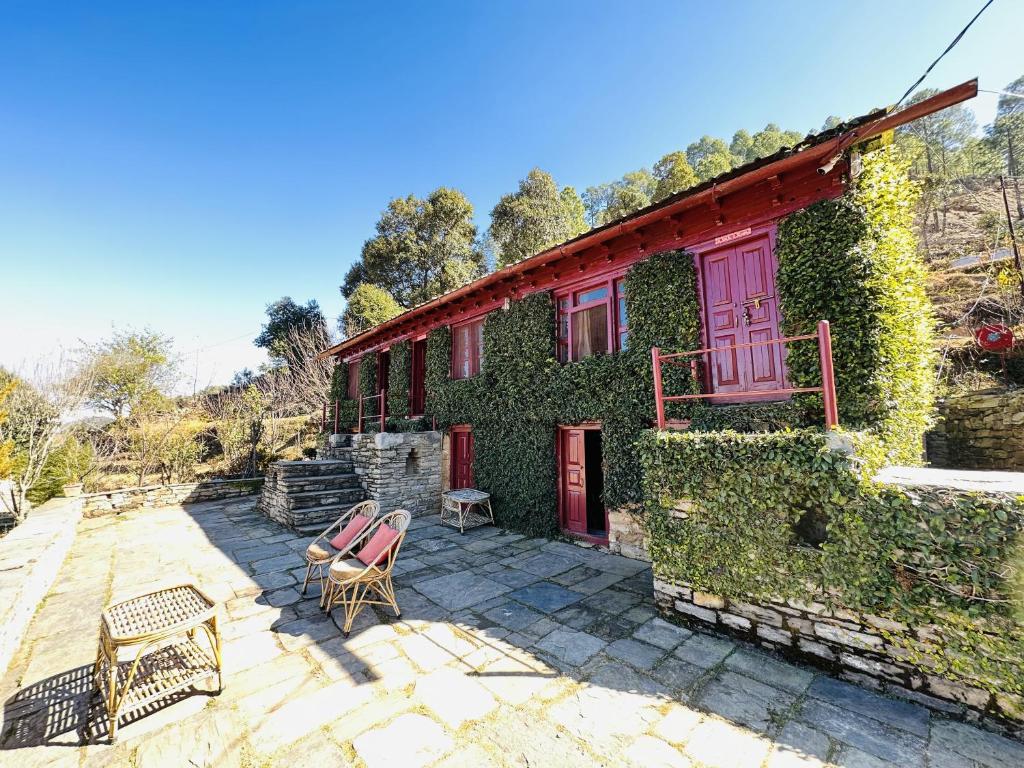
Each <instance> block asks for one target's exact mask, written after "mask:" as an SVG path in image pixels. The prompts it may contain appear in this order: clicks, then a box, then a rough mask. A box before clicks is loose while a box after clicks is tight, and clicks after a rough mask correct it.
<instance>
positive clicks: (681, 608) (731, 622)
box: [654, 578, 1024, 738]
mask: <svg viewBox="0 0 1024 768" xmlns="http://www.w3.org/2000/svg"><path fill="white" fill-rule="evenodd" d="M654 599H655V602H656V603H657V605H658V608H659V609H660V610H661V611H662V612H663V613H666V614H674V615H675V616H677V617H680V618H682V619H683V620H684V621H685V622H686V623H690V624H693V623H697V624H702V625H705V626H710V627H714V628H716V629H717V630H719V631H723V632H726V633H728V634H731V635H734V636H736V637H739V638H741V639H743V640H746V641H748V642H752V643H755V644H757V645H760V646H763V647H766V648H770V649H772V650H774V651H776V652H778V653H780V654H782V655H784V656H788V657H790V658H798V659H799V660H801V661H805V662H810V663H812V664H814V665H815V666H818V667H822V668H824V669H825V670H827V671H829V672H830V673H832V674H835V675H837V676H838V677H842V678H844V679H847V680H850V681H851V682H855V683H857V684H859V685H864V686H866V687H869V688H874V689H876V690H884V691H885V692H886V693H891V694H894V695H898V696H902V697H904V698H908V699H911V700H913V701H917V702H919V703H921V704H923V705H924V706H927V707H930V708H931V709H935V710H938V711H941V712H944V713H946V714H951V715H954V716H958V717H961V718H964V719H968V720H972V721H977V720H979V719H981V718H983V717H988V716H991V715H995V716H996V717H998V718H1000V719H1003V720H1005V721H1009V722H1013V723H1017V724H1018V725H1017V726H1016V727H1015V728H1013V727H1012V728H1011V730H1013V732H1014V735H1015V736H1016V737H1017V738H1021V737H1022V736H1024V699H1022V698H1021V697H1019V696H1011V695H1009V694H995V695H993V694H991V693H989V692H988V691H985V690H982V689H980V688H974V687H971V686H968V685H964V684H961V683H957V682H953V681H951V680H947V679H946V678H943V677H937V676H935V675H932V674H929V672H928V671H927V670H926V669H922V668H921V667H919V666H915V665H914V664H913V663H912V662H911V661H909V660H908V658H907V657H908V655H909V654H908V653H907V651H906V650H905V649H903V648H902V647H899V646H897V645H893V644H892V643H891V642H890V640H889V639H887V637H886V634H890V635H894V636H907V635H909V636H911V637H913V636H914V635H915V634H916V635H917V636H919V637H935V636H941V632H942V630H941V629H940V628H939V627H935V626H923V627H916V628H911V627H907V626H906V625H904V624H900V623H898V622H895V621H891V620H889V619H885V618H882V617H880V616H871V615H867V614H856V613H853V612H851V611H845V610H834V611H830V610H829V609H828V608H826V606H825V605H824V604H823V603H818V602H812V603H802V602H799V601H796V600H790V601H788V602H785V603H782V602H773V601H759V602H758V603H756V604H754V603H746V602H742V601H739V600H730V599H727V598H724V597H721V596H719V595H712V594H707V593H704V592H698V591H695V590H693V589H692V588H691V587H689V586H688V585H686V584H673V583H670V582H667V581H662V580H660V579H657V578H655V580H654Z"/></svg>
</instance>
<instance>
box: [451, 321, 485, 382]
mask: <svg viewBox="0 0 1024 768" xmlns="http://www.w3.org/2000/svg"><path fill="white" fill-rule="evenodd" d="M484 320H485V318H483V317H479V318H476V319H475V320H470V321H468V322H465V323H460V324H459V325H453V326H452V376H451V377H452V378H453V379H471V378H473V377H474V376H477V375H479V374H480V370H481V367H482V365H483V357H484Z"/></svg>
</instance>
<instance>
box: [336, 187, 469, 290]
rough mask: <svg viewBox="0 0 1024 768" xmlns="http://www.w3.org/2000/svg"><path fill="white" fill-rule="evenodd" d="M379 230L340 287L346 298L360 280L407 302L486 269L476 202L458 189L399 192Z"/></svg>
mask: <svg viewBox="0 0 1024 768" xmlns="http://www.w3.org/2000/svg"><path fill="white" fill-rule="evenodd" d="M376 230H377V234H376V235H375V236H374V237H372V238H370V239H369V240H367V241H366V242H365V243H364V244H363V249H362V252H361V254H360V257H359V260H358V261H357V262H356V263H355V264H353V265H352V267H351V268H350V269H349V271H348V273H347V274H346V275H345V280H344V282H343V283H342V285H341V293H342V295H343V296H344V297H345V298H346V299H347V298H349V297H350V296H351V295H352V294H353V292H354V291H355V290H356V288H357V287H358V286H359V285H360V284H361V283H372V284H373V285H376V286H378V287H380V288H382V289H384V290H385V291H387V292H388V293H390V294H391V295H392V296H393V297H394V298H395V300H396V301H397V302H398V303H399V304H400V305H401V306H402V307H405V308H408V307H412V306H415V305H416V304H420V303H422V302H424V301H428V300H430V299H432V298H434V297H436V296H439V295H441V294H442V293H446V292H448V291H450V290H453V289H455V288H458V287H459V286H462V285H465V284H466V283H468V282H470V281H472V280H474V279H475V278H477V277H479V276H480V275H481V274H482V273H483V267H484V255H483V251H482V250H481V249H480V247H479V246H478V244H477V242H476V235H477V232H476V227H475V226H474V224H473V205H472V204H471V203H470V202H469V200H467V199H466V196H465V195H463V194H462V192H460V191H459V190H457V189H451V188H449V187H439V188H438V189H435V190H434V191H433V192H431V193H430V194H429V195H428V196H427V197H426V198H425V199H420V198H418V197H416V196H415V195H408V196H407V197H399V198H395V199H394V200H392V201H391V202H389V203H388V206H387V208H385V209H384V211H383V213H382V214H381V217H380V219H379V220H378V221H377V225H376Z"/></svg>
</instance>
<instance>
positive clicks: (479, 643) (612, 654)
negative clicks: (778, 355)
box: [0, 499, 1024, 768]
mask: <svg viewBox="0 0 1024 768" xmlns="http://www.w3.org/2000/svg"><path fill="white" fill-rule="evenodd" d="M254 503H255V500H254V499H248V500H236V501H232V502H219V503H207V504H200V505H190V506H186V507H169V508H165V509H160V510H144V511H142V510H140V511H138V512H133V513H129V514H127V515H124V516H123V517H120V518H101V519H96V520H86V521H83V523H82V524H81V526H80V529H79V535H78V538H77V539H76V541H75V544H74V546H73V548H72V552H71V555H70V556H69V558H68V561H67V562H66V563H65V564H64V566H63V567H62V569H61V572H60V574H59V576H58V579H57V582H56V583H55V587H54V589H53V590H52V591H51V594H50V595H49V596H48V598H47V600H46V602H45V603H44V605H42V606H41V607H40V610H39V613H38V614H37V616H36V617H35V619H34V620H33V624H32V627H30V630H29V635H28V637H29V638H31V641H30V642H26V643H25V645H24V646H23V648H22V650H21V651H20V652H19V654H18V657H17V658H16V659H15V663H14V664H13V665H12V668H11V670H9V671H8V674H7V677H6V678H5V679H4V681H3V688H2V693H3V698H4V699H5V705H4V724H3V727H2V731H0V734H2V741H0V749H2V750H6V751H14V752H15V754H16V758H15V759H16V760H17V761H18V762H17V763H16V764H17V765H19V766H21V765H24V766H33V765H48V764H50V763H54V762H56V761H58V760H59V761H66V762H67V764H68V765H75V766H78V765H80V764H82V765H86V764H87V765H89V766H90V768H91V767H92V766H99V765H133V766H135V767H136V768H146V767H147V766H162V765H168V766H171V765H174V766H177V765H188V764H195V765H217V766H232V765H243V764H253V763H256V764H266V765H270V766H278V765H280V766H293V765H294V764H295V763H296V762H300V761H301V762H311V761H312V762H320V763H327V764H332V765H335V764H337V765H348V764H353V761H354V760H356V759H357V758H358V759H359V760H361V761H362V762H363V763H364V764H365V765H367V766H369V767H370V768H374V767H375V766H385V765H403V766H405V765H410V766H411V765H428V764H435V763H436V764H437V765H444V766H449V767H450V766H455V765H472V766H474V768H486V766H502V765H513V766H525V765H529V766H577V765H578V766H593V765H607V766H612V765H642V766H655V765H665V766H685V765H690V764H691V761H695V762H699V763H701V764H703V765H705V766H723V767H724V766H728V767H729V768H733V767H734V766H745V765H750V766H760V765H762V764H767V765H771V766H783V765H811V766H813V765H823V764H834V765H840V766H842V765H847V766H854V765H867V766H885V765H903V766H914V765H920V766H924V765H928V764H930V765H932V766H945V765H949V766H952V765H964V766H992V767H993V768H1003V767H1004V766H1005V765H1020V764H1024V747H1022V746H1021V745H1018V744H1016V743H1014V742H1010V741H1007V740H1005V739H1001V738H1000V737H998V736H995V735H993V734H989V733H985V732H983V731H980V730H977V729H974V728H971V727H970V726H967V725H963V724H959V723H955V722H951V721H946V720H943V719H940V718H937V717H934V716H932V715H931V714H930V713H929V711H928V710H926V709H924V708H923V707H920V706H918V705H917V704H914V703H912V702H907V701H900V700H894V699H888V698H884V697H882V696H878V695H876V694H874V693H871V692H869V691H866V690H864V689H861V688H857V687H855V686H852V685H848V684H846V683H842V682H840V681H837V680H834V679H832V678H829V677H826V676H823V675H820V674H818V673H816V672H814V671H812V670H810V669H806V668H803V667H798V666H794V665H792V664H788V663H786V662H783V661H781V660H779V659H776V658H773V657H771V656H769V655H767V654H764V653H762V652H759V651H757V650H754V649H752V648H748V647H744V646H742V645H737V644H736V643H734V642H733V641H731V640H728V639H724V638H720V637H717V636H712V635H709V634H704V633H700V632H692V631H690V630H689V629H686V628H684V627H679V626H676V625H674V624H671V623H669V622H666V621H664V620H662V619H661V618H659V617H658V616H657V614H656V611H655V607H654V603H653V598H652V584H651V572H650V569H649V567H648V566H647V565H646V564H645V563H640V562H637V561H634V560H629V559H627V558H622V557H617V556H614V555H611V554H608V553H606V552H602V551H598V550H594V549H588V548H582V547H579V546H575V545H573V544H569V543H565V542H555V541H547V540H544V539H529V538H525V537H523V536H520V535H518V534H514V533H509V532H507V531H504V530H501V529H498V528H494V527H491V526H486V527H481V528H475V529H472V530H470V531H467V532H466V534H465V535H460V534H459V533H458V531H456V530H453V529H451V528H447V527H442V526H440V525H439V524H438V523H437V517H436V515H435V516H426V517H418V518H416V519H414V521H413V524H412V526H411V527H410V532H409V535H408V538H407V541H406V544H405V546H404V547H403V549H402V552H401V554H400V556H399V560H398V563H397V565H396V569H395V573H396V577H395V584H396V590H397V595H398V602H399V605H400V606H401V608H402V616H401V618H397V617H395V616H394V615H393V614H392V613H391V612H390V611H389V610H388V609H377V608H371V609H368V610H366V611H364V612H363V613H362V614H361V615H360V616H359V617H358V619H357V620H356V623H355V625H354V627H353V631H352V634H351V636H350V637H349V638H347V639H346V638H343V637H342V636H341V632H340V630H339V629H338V626H337V624H336V623H335V621H334V620H333V618H332V617H328V616H326V615H325V614H324V613H323V612H322V611H321V610H320V609H319V605H318V597H319V586H318V585H317V584H316V583H314V584H313V585H311V589H310V590H309V591H308V593H307V594H306V595H305V596H303V595H302V594H301V593H300V590H301V584H302V578H303V575H304V572H305V567H304V564H303V563H304V561H303V558H302V552H303V550H304V549H305V546H306V544H307V543H308V538H307V537H300V536H297V535H295V534H294V533H293V532H291V531H288V530H287V529H285V528H283V527H281V526H278V525H277V524H275V523H272V522H269V521H268V520H266V519H265V518H263V517H262V516H261V515H259V513H257V512H256V510H255V509H254ZM182 580H192V581H195V582H196V583H198V584H199V585H200V586H201V587H202V588H203V589H204V591H206V592H207V593H208V594H210V595H211V596H212V597H214V598H215V599H217V600H220V601H223V603H224V612H225V618H226V621H225V622H224V623H223V635H224V657H225V678H224V680H225V688H224V692H223V693H222V694H221V695H220V696H218V697H210V696H208V695H205V694H203V693H202V692H196V693H194V694H191V695H182V696H179V697H177V698H175V699H173V700H168V701H166V702H161V704H160V705H159V706H156V707H153V708H152V710H147V711H145V712H142V713H136V714H134V715H132V716H130V717H129V718H126V719H122V721H121V728H120V731H119V741H118V744H117V745H116V746H114V747H111V746H109V745H107V744H106V743H105V742H106V740H107V739H106V727H107V726H106V723H105V716H104V715H103V712H102V708H101V707H100V706H99V702H98V701H97V700H96V699H94V698H93V697H92V686H91V678H90V674H91V662H92V659H93V658H94V653H95V641H96V627H97V624H96V622H97V619H98V616H99V612H100V610H101V608H102V606H103V605H104V604H106V603H107V602H109V601H112V600H115V599H118V598H120V597H122V596H124V595H126V594H128V593H131V592H137V591H141V590H145V589H149V588H151V587H152V586H155V585H158V584H160V583H168V582H174V581H179V582H180V581H182ZM336 618H337V619H338V620H339V621H341V620H342V617H340V616H338V617H336ZM2 755H3V752H0V762H3V760H4V758H3V757H2ZM460 760H461V761H462V762H459V761H460ZM83 761H85V762H83ZM766 761H767V763H766ZM929 761H930V763H929ZM56 764H61V763H60V762H58V763H56Z"/></svg>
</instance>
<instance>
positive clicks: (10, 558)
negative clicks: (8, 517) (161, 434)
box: [0, 498, 83, 676]
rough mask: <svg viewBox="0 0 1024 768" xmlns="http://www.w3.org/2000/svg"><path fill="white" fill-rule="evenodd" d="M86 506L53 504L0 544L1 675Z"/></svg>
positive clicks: (31, 513)
mask: <svg viewBox="0 0 1024 768" xmlns="http://www.w3.org/2000/svg"><path fill="white" fill-rule="evenodd" d="M82 502H83V500H82V499H81V498H77V499H64V498H60V499H51V500H50V501H48V502H46V503H45V504H43V505H41V506H39V507H36V508H35V509H32V510H30V511H29V513H28V515H27V516H26V518H25V521H24V522H23V523H21V525H19V526H18V527H16V528H15V529H14V530H12V531H11V532H10V533H8V534H7V535H6V536H4V537H3V538H2V539H0V574H2V576H3V578H2V579H0V676H2V675H3V673H4V671H5V670H6V669H7V666H8V665H9V664H10V662H11V658H12V657H13V656H14V653H15V652H16V651H17V649H18V646H19V645H20V644H21V640H22V637H23V636H24V634H25V630H26V629H27V628H28V625H29V622H30V621H31V620H32V617H33V616H34V615H35V613H36V608H38V607H39V603H40V602H41V601H42V599H43V598H44V597H45V596H46V593H47V592H49V591H50V587H51V586H52V585H53V581H54V579H55V578H56V577H57V572H58V571H59V570H60V567H61V564H62V563H63V562H64V558H65V557H66V556H67V554H68V550H70V549H71V543H72V542H73V541H74V540H75V526H76V525H77V524H78V521H79V520H81V518H82V506H83V503H82Z"/></svg>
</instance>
